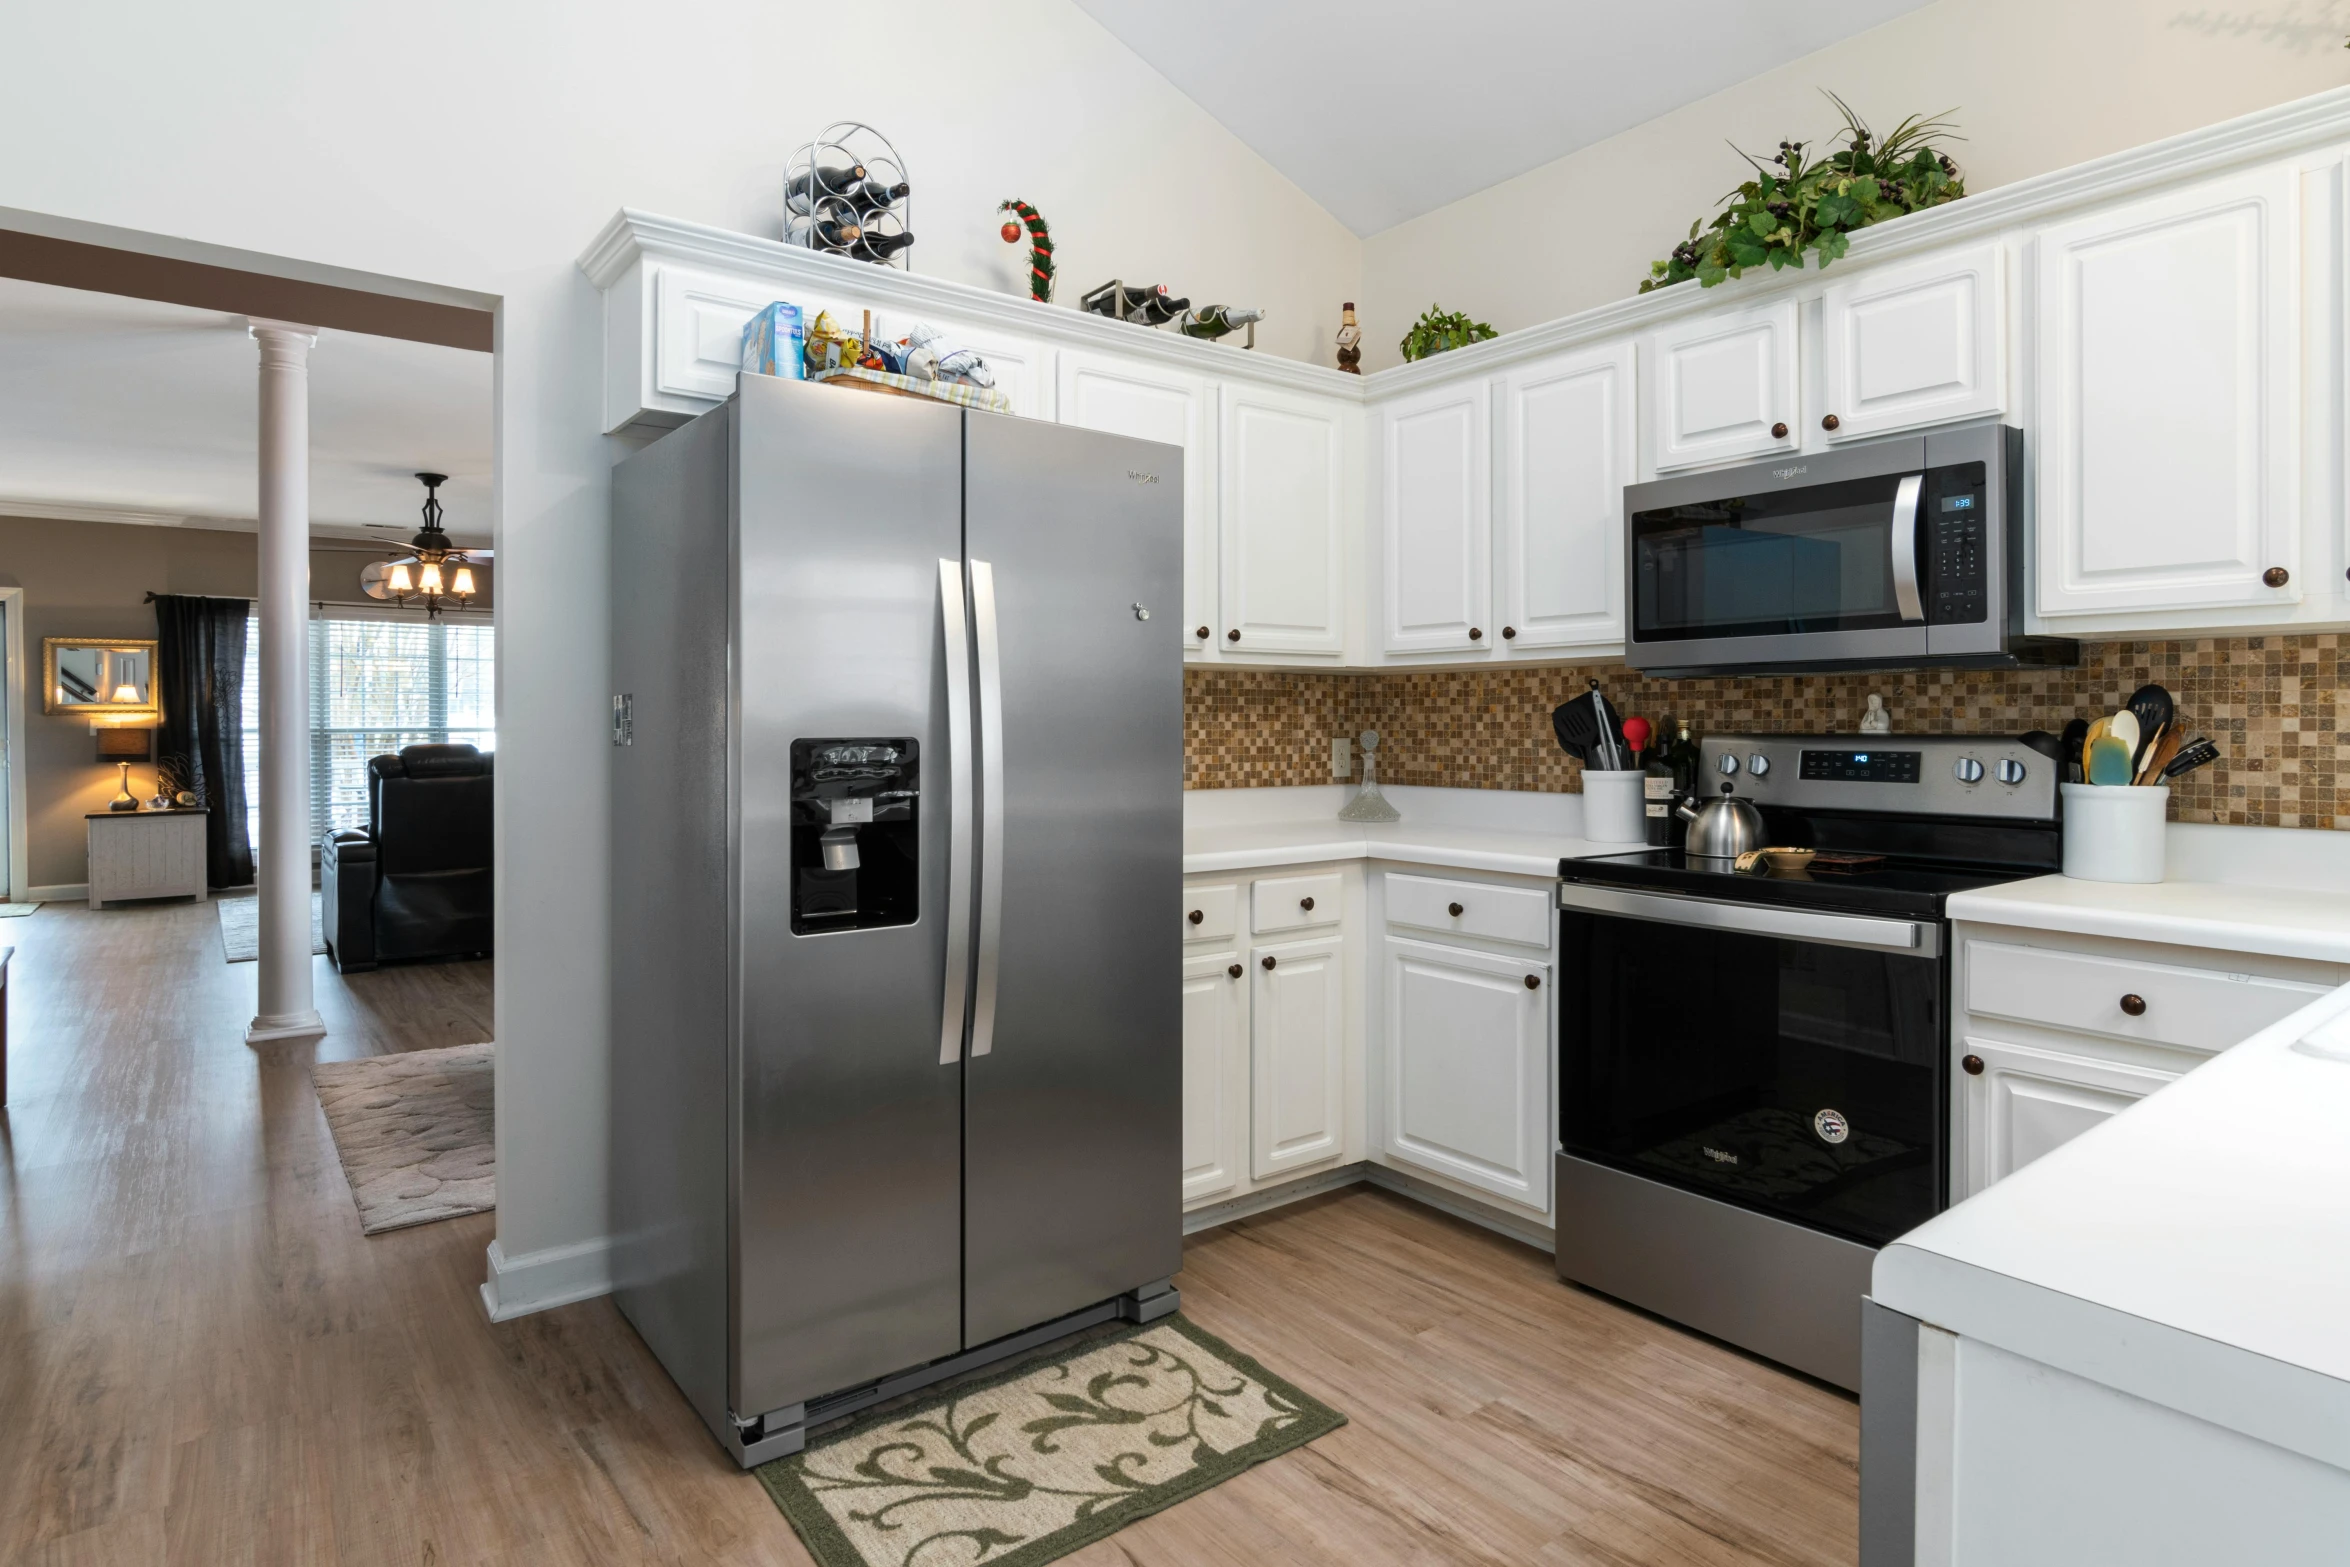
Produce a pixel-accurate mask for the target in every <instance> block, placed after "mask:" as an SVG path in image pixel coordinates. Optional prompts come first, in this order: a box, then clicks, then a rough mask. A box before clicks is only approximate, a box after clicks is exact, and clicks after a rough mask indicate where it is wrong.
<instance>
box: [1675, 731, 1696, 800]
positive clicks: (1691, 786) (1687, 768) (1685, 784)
mask: <svg viewBox="0 0 2350 1567" xmlns="http://www.w3.org/2000/svg"><path fill="white" fill-rule="evenodd" d="M1698 761H1699V757H1698V752H1697V742H1696V741H1694V740H1692V739H1690V738H1689V726H1688V725H1687V724H1683V725H1682V726H1681V736H1680V738H1679V739H1677V740H1675V741H1674V742H1673V752H1672V763H1673V787H1674V789H1676V790H1677V791H1679V793H1680V795H1681V798H1682V799H1684V800H1694V799H1696V798H1697V765H1698Z"/></svg>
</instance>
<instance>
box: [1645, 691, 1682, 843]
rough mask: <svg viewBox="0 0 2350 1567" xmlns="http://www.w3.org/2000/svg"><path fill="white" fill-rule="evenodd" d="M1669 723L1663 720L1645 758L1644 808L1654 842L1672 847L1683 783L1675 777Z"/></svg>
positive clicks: (1647, 827)
mask: <svg viewBox="0 0 2350 1567" xmlns="http://www.w3.org/2000/svg"><path fill="white" fill-rule="evenodd" d="M1668 732H1669V724H1668V723H1666V722H1662V721H1660V722H1659V723H1658V724H1657V726H1656V740H1655V743H1654V744H1652V745H1650V746H1649V748H1648V752H1647V755H1646V756H1645V757H1644V758H1643V759H1642V760H1641V763H1640V772H1641V781H1640V807H1641V813H1642V826H1643V827H1644V828H1645V829H1646V836H1647V839H1648V841H1649V842H1650V843H1652V844H1655V845H1658V846H1660V847H1669V846H1670V845H1671V843H1672V841H1673V828H1674V826H1675V825H1676V820H1675V818H1674V816H1673V807H1674V806H1675V805H1676V804H1678V803H1679V796H1680V786H1679V784H1678V783H1677V782H1676V781H1675V779H1674V777H1673V762H1672V757H1671V754H1670V753H1671V751H1672V741H1671V740H1670V739H1668V738H1667V734H1668Z"/></svg>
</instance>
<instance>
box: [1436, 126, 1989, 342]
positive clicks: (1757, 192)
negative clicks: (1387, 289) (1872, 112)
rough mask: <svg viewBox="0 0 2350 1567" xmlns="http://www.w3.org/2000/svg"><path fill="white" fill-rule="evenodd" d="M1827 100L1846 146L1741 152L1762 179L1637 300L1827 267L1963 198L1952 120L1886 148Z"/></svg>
mask: <svg viewBox="0 0 2350 1567" xmlns="http://www.w3.org/2000/svg"><path fill="white" fill-rule="evenodd" d="M1827 98H1828V101H1829V102H1831V103H1833V104H1835V105H1836V112H1837V113H1839V114H1841V115H1843V116H1844V130H1843V132H1842V140H1843V145H1842V146H1841V147H1838V148H1837V149H1836V150H1835V151H1834V152H1831V153H1830V154H1828V156H1826V157H1825V158H1822V159H1820V160H1818V161H1817V162H1806V161H1805V159H1804V148H1805V147H1807V146H1808V145H1809V143H1807V142H1800V141H1783V142H1781V143H1779V155H1778V156H1777V157H1775V158H1773V159H1772V160H1771V161H1770V163H1768V164H1765V163H1763V162H1761V161H1760V160H1758V159H1756V158H1755V157H1754V156H1753V155H1751V154H1749V153H1746V152H1738V156H1740V157H1741V158H1744V159H1746V161H1747V162H1748V163H1751V164H1753V165H1754V171H1755V174H1756V176H1757V177H1756V178H1754V179H1751V180H1748V181H1747V182H1746V183H1745V184H1743V185H1741V186H1739V187H1738V188H1737V189H1736V190H1734V191H1732V192H1731V193H1730V194H1729V195H1727V196H1724V197H1723V198H1722V201H1723V207H1722V210H1721V211H1720V212H1718V213H1716V214H1714V220H1713V222H1712V223H1711V224H1705V223H1704V222H1703V220H1700V221H1699V222H1697V223H1692V224H1690V225H1689V238H1688V239H1687V240H1686V241H1685V242H1683V243H1682V244H1679V245H1676V246H1674V247H1673V253H1672V254H1671V255H1670V256H1667V257H1666V258H1665V259H1664V260H1662V261H1659V262H1655V263H1653V264H1652V265H1651V266H1650V267H1649V273H1650V276H1649V277H1648V278H1647V279H1646V280H1644V281H1643V282H1642V283H1641V285H1640V292H1642V293H1643V294H1645V293H1647V292H1648V291H1649V290H1650V289H1654V288H1667V287H1670V286H1671V285H1673V284H1675V283H1679V282H1683V281H1685V280H1687V279H1689V278H1695V279H1697V282H1698V285H1699V286H1700V287H1702V288H1711V287H1713V286H1714V285H1715V284H1716V283H1719V282H1720V281H1722V279H1724V278H1731V277H1737V276H1739V275H1741V274H1742V273H1743V272H1744V271H1745V270H1746V269H1747V268H1748V267H1759V266H1766V265H1767V266H1769V267H1770V268H1771V270H1773V271H1774V272H1775V271H1777V270H1779V269H1780V268H1782V267H1800V266H1802V265H1803V253H1804V252H1805V251H1807V250H1816V251H1818V252H1819V256H1820V265H1821V266H1823V267H1824V266H1826V265H1827V264H1828V263H1829V262H1831V261H1834V260H1836V259H1838V258H1839V257H1841V256H1842V255H1843V254H1844V252H1845V249H1846V247H1847V245H1848V243H1849V241H1848V240H1847V239H1846V236H1847V235H1849V234H1850V233H1851V232H1852V231H1853V230H1855V229H1864V228H1867V227H1868V226H1869V225H1870V224H1872V223H1882V222H1884V221H1885V220H1886V219H1887V218H1898V217H1900V216H1901V215H1902V214H1903V213H1906V212H1921V211H1923V210H1924V209H1926V208H1928V207H1939V206H1941V205H1942V204H1943V203H1944V202H1946V201H1956V200H1957V199H1958V198H1959V197H1961V196H1963V195H1965V194H1966V180H1965V178H1964V177H1963V176H1962V175H1961V174H1960V173H1959V172H1958V165H1957V164H1955V163H1953V162H1952V161H1951V160H1950V155H1949V154H1948V153H1945V152H1943V151H1941V150H1940V149H1939V148H1938V147H1936V146H1935V145H1934V143H1935V142H1936V141H1937V140H1940V141H1963V140H1964V139H1965V138H1964V137H1961V136H1958V135H1955V134H1954V133H1953V132H1952V130H1951V123H1952V122H1951V121H1949V120H1948V119H1946V118H1943V117H1942V116H1940V115H1937V116H1934V117H1933V118H1931V119H1921V118H1919V117H1918V116H1917V115H1914V114H1913V115H1911V116H1910V117H1909V118H1908V119H1906V120H1903V121H1902V122H1901V123H1900V124H1899V125H1896V126H1895V127H1893V129H1892V131H1891V133H1889V134H1888V135H1886V136H1885V137H1884V138H1883V139H1882V140H1880V139H1878V137H1877V136H1876V135H1874V134H1873V133H1872V132H1871V131H1870V130H1869V128H1868V126H1867V125H1866V124H1864V123H1863V122H1862V120H1861V118H1860V116H1859V115H1857V114H1855V113H1853V112H1852V106H1851V105H1850V104H1848V103H1846V102H1845V101H1844V100H1843V99H1841V98H1839V97H1837V96H1836V95H1835V94H1834V93H1828V94H1827ZM1731 150H1732V151H1738V149H1736V148H1732V149H1731ZM1407 341H1408V340H1407ZM1410 355H1411V351H1410V349H1409V348H1408V347H1407V348H1406V349H1405V357H1407V358H1408V357H1410Z"/></svg>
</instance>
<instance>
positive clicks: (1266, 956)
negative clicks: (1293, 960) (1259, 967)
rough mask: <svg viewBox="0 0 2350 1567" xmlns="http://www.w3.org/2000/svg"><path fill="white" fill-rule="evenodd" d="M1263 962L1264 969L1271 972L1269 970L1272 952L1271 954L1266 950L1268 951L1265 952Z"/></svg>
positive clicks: (1271, 965)
mask: <svg viewBox="0 0 2350 1567" xmlns="http://www.w3.org/2000/svg"><path fill="white" fill-rule="evenodd" d="M1264 964H1265V969H1266V971H1267V972H1268V973H1269V972H1271V971H1272V968H1273V954H1272V953H1270V952H1268V953H1266V954H1265V957H1264Z"/></svg>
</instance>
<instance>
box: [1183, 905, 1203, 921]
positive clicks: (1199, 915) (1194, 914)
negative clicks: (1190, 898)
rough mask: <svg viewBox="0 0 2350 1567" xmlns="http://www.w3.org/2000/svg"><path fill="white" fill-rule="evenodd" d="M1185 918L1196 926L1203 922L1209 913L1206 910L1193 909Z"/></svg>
mask: <svg viewBox="0 0 2350 1567" xmlns="http://www.w3.org/2000/svg"><path fill="white" fill-rule="evenodd" d="M1183 917H1184V918H1185V919H1187V920H1189V921H1191V922H1192V923H1193V924H1194V925H1197V924H1198V923H1199V922H1200V921H1201V920H1204V919H1206V918H1207V917H1208V911H1207V910H1206V909H1193V910H1192V911H1191V912H1190V913H1189V914H1186V915H1184V916H1183Z"/></svg>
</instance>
